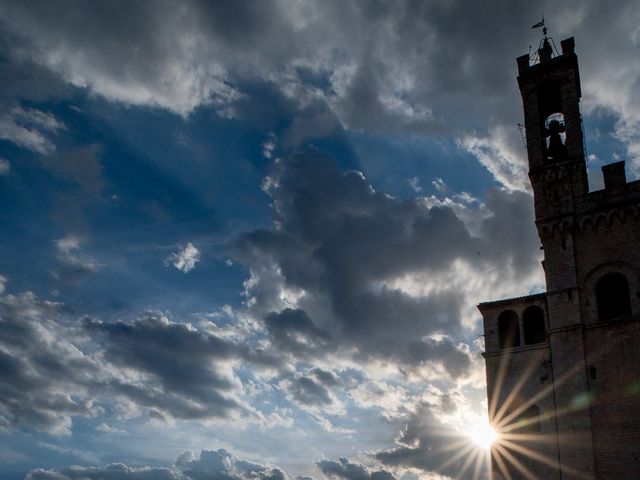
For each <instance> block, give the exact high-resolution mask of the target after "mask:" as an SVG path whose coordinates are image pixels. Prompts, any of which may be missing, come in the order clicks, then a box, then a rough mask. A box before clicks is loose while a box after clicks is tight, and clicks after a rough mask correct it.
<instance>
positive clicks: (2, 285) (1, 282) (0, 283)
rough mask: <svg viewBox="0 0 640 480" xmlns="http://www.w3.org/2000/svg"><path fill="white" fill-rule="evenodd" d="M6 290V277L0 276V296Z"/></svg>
mask: <svg viewBox="0 0 640 480" xmlns="http://www.w3.org/2000/svg"><path fill="white" fill-rule="evenodd" d="M6 288H7V277H5V276H4V275H0V295H2V294H3V293H4V291H5V289H6Z"/></svg>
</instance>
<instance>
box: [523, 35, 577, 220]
mask: <svg viewBox="0 0 640 480" xmlns="http://www.w3.org/2000/svg"><path fill="white" fill-rule="evenodd" d="M561 47H562V55H558V56H556V57H553V50H552V47H551V44H550V43H549V39H548V38H546V37H545V39H544V40H543V42H542V46H541V48H540V49H539V50H538V59H539V61H538V63H537V64H534V65H529V55H523V56H521V57H519V58H518V85H519V87H520V93H521V94H522V103H523V106H524V119H525V129H526V139H527V154H528V158H529V178H530V179H531V185H532V186H533V191H534V194H535V200H536V203H535V207H536V218H537V219H538V220H542V221H544V220H545V219H547V218H552V217H556V216H558V215H566V214H570V213H572V211H573V206H574V205H575V199H576V198H580V197H582V196H584V195H585V194H586V193H587V191H588V182H587V172H586V165H585V159H584V138H583V133H582V117H581V114H580V103H579V102H580V97H581V96H582V92H581V91H580V73H579V71H578V57H577V56H576V54H575V43H574V40H573V37H572V38H568V39H566V40H563V41H562V42H561Z"/></svg>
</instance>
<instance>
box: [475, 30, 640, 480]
mask: <svg viewBox="0 0 640 480" xmlns="http://www.w3.org/2000/svg"><path fill="white" fill-rule="evenodd" d="M517 61H518V84H519V87H520V92H521V94H522V101H523V106H524V114H525V128H526V141H527V153H528V159H529V178H530V180H531V185H532V187H533V192H534V198H535V214H536V226H537V229H538V234H539V236H540V241H541V243H542V249H543V250H544V261H543V267H544V272H545V279H546V287H547V291H546V292H544V293H541V294H536V295H530V296H525V297H519V298H512V299H506V300H499V301H493V302H485V303H481V304H480V305H479V306H478V308H479V309H480V312H481V313H482V316H483V320H484V332H485V350H486V351H485V353H484V357H485V360H486V366H487V390H488V397H489V414H490V418H491V421H492V423H493V424H494V426H496V427H497V429H498V430H499V431H500V432H501V433H502V437H501V438H502V440H500V441H498V442H497V443H496V444H495V445H494V446H493V448H492V452H491V457H492V471H493V476H494V478H514V479H516V478H528V479H530V478H537V479H594V478H595V479H616V480H624V479H636V478H640V349H639V346H640V279H639V273H640V251H639V246H640V181H634V182H630V183H627V181H626V178H625V169H624V162H617V163H612V164H610V165H607V166H605V167H603V169H602V170H603V175H604V185H605V188H604V189H603V190H600V191H594V192H589V188H588V182H587V171H586V164H585V151H584V140H583V130H582V118H581V114H580V104H579V102H580V97H581V89H580V75H579V71H578V59H577V56H576V54H575V46H574V39H573V38H569V39H566V40H563V41H562V42H561V53H560V54H555V55H554V50H553V49H552V47H551V43H550V41H549V40H547V39H546V38H545V39H544V41H543V42H542V44H541V47H540V49H539V50H538V51H537V55H536V56H535V58H530V56H529V55H523V56H522V57H520V58H518V60H517Z"/></svg>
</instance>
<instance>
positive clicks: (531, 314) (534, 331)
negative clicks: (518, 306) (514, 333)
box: [522, 305, 546, 345]
mask: <svg viewBox="0 0 640 480" xmlns="http://www.w3.org/2000/svg"><path fill="white" fill-rule="evenodd" d="M522 330H523V331H524V344H525V345H533V344H535V343H543V342H544V341H545V340H546V333H545V331H546V329H545V325H544V312H543V311H542V309H541V308H540V307H537V306H535V305H532V306H530V307H527V309H526V310H525V311H524V313H523V314H522Z"/></svg>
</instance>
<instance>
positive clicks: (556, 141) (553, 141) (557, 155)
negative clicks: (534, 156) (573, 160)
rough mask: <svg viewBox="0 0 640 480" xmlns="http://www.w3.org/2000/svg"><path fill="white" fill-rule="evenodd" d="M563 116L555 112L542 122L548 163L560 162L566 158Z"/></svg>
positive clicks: (565, 135) (565, 134)
mask: <svg viewBox="0 0 640 480" xmlns="http://www.w3.org/2000/svg"><path fill="white" fill-rule="evenodd" d="M566 131H567V130H566V128H565V125H564V115H563V114H562V113H560V112H555V113H552V114H551V115H549V116H548V117H547V118H546V119H545V121H544V139H545V148H546V154H547V160H548V161H549V162H560V161H562V160H565V159H566V158H567V133H566Z"/></svg>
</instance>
